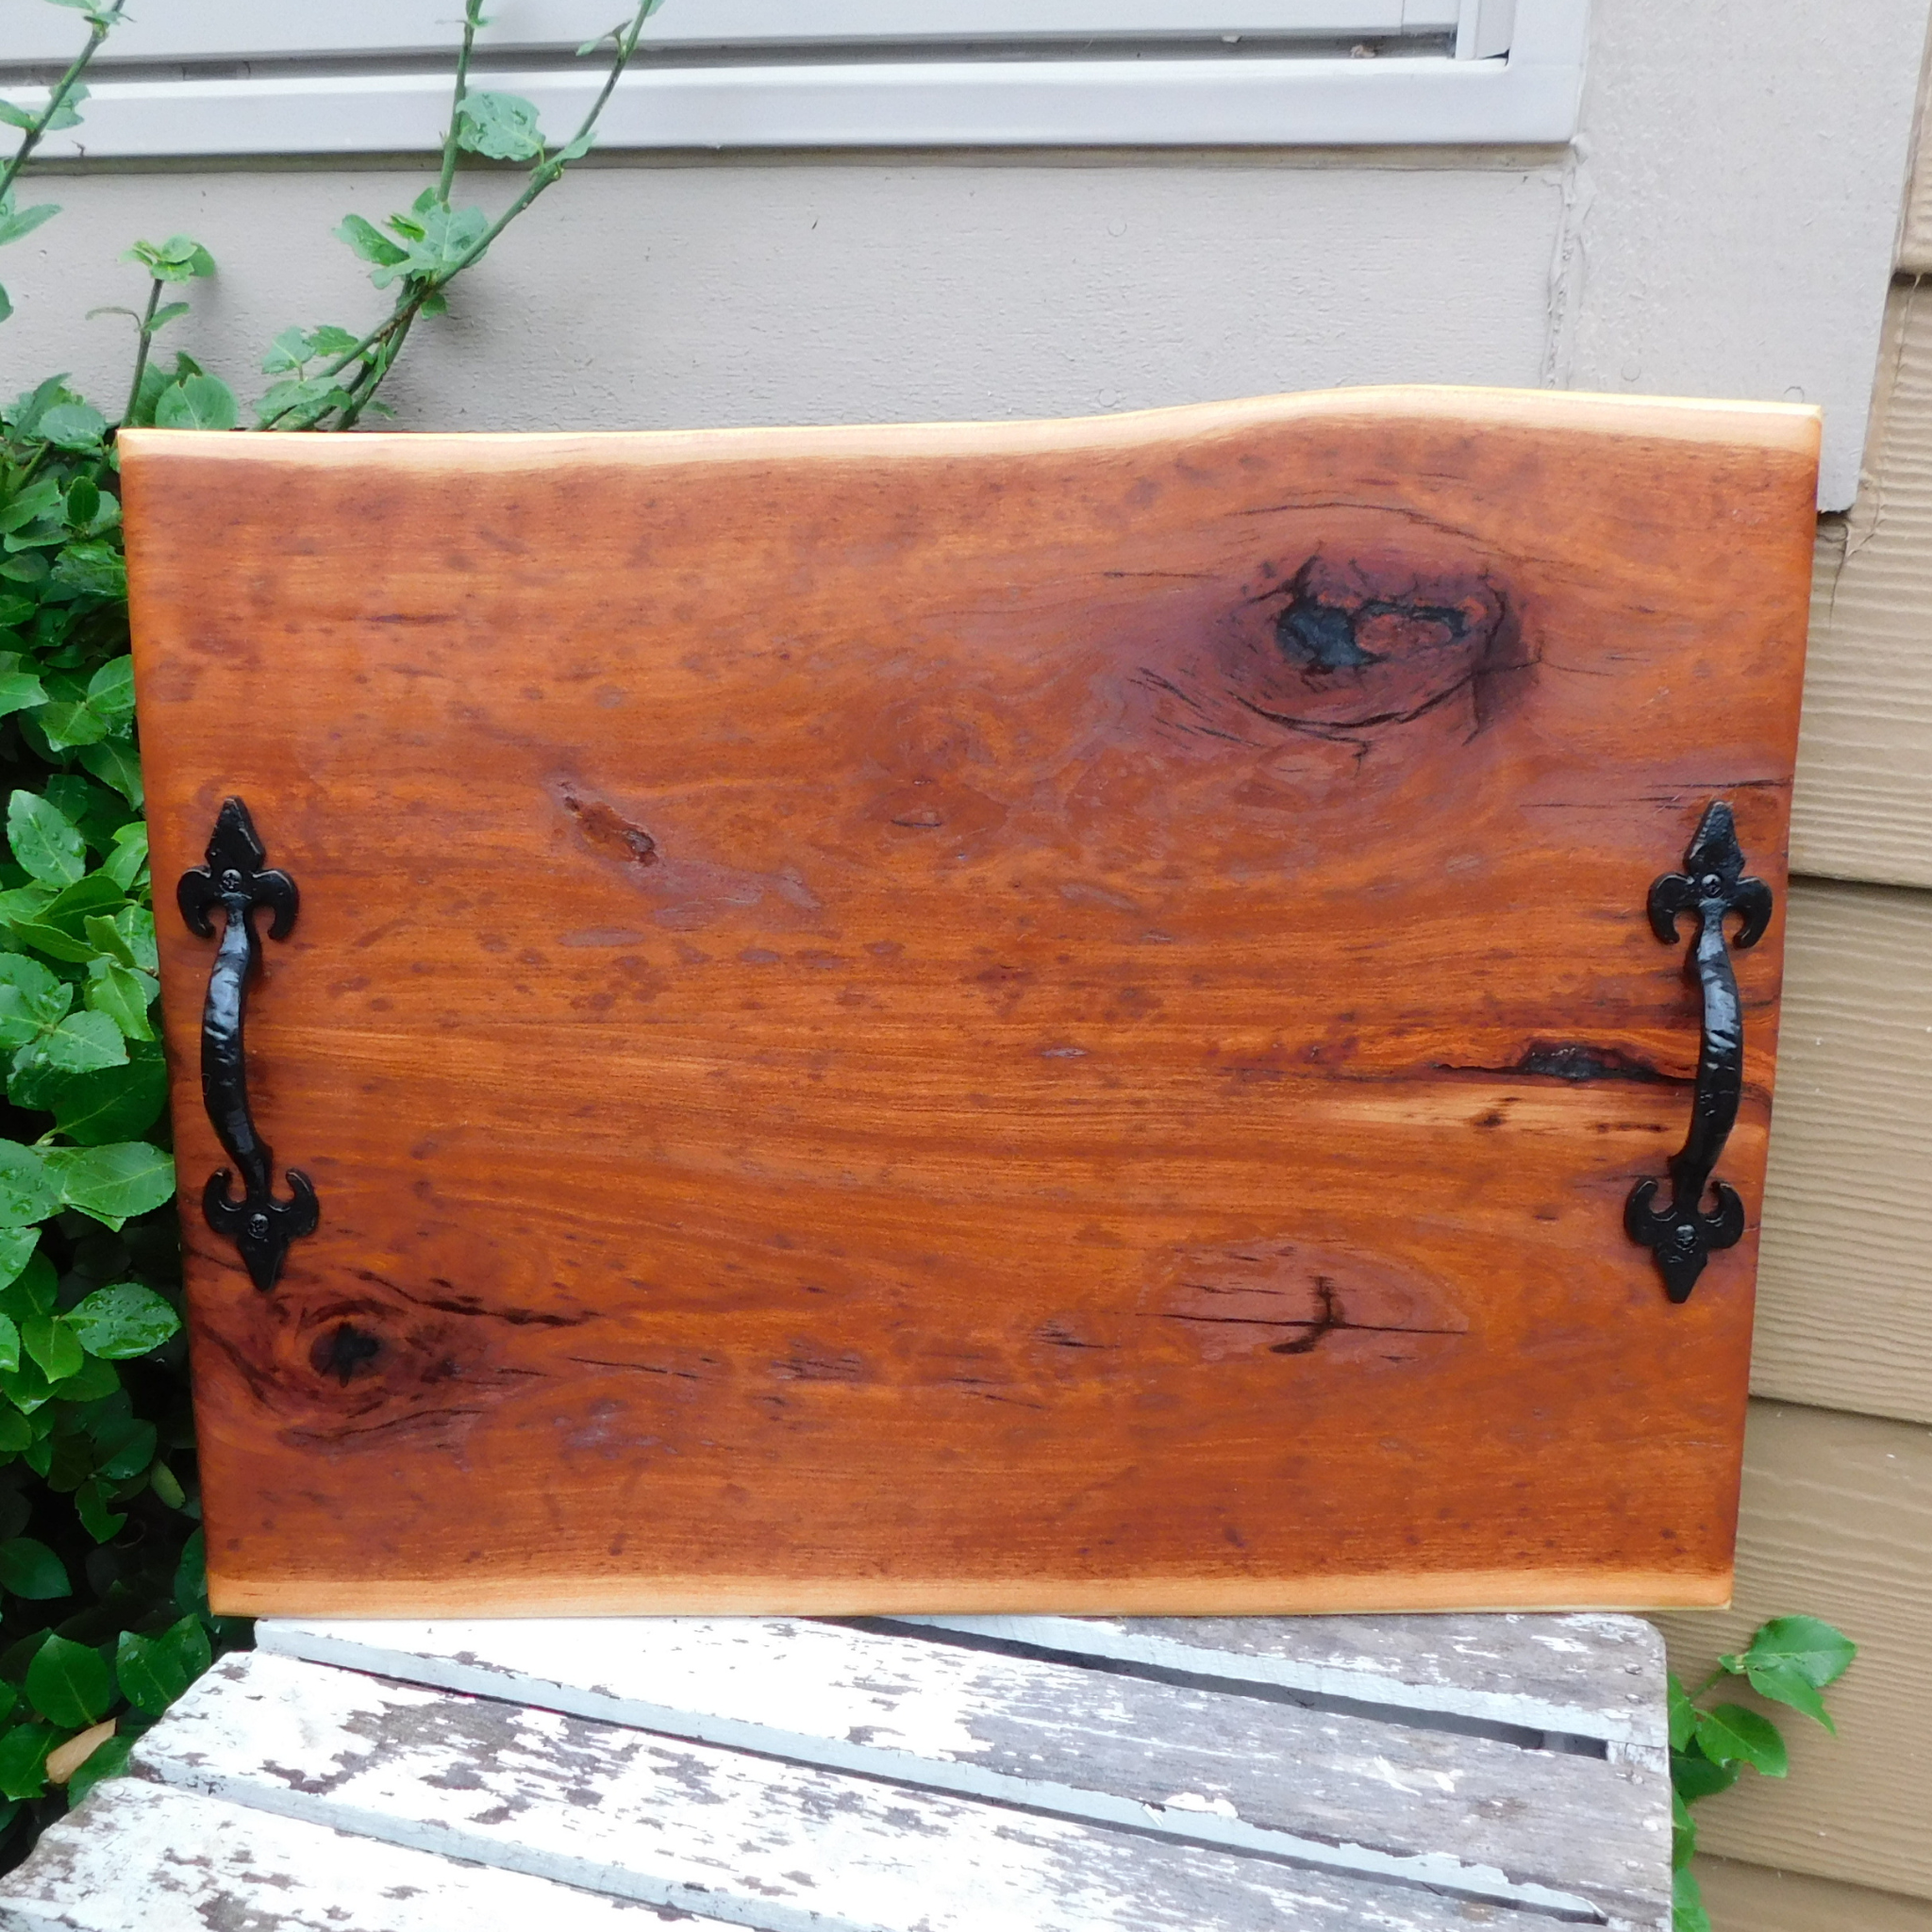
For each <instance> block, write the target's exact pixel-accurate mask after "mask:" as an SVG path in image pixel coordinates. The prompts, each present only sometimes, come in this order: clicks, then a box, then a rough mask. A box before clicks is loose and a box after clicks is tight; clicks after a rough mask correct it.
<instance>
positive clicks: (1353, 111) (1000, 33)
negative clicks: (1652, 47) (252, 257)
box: [0, 0, 1589, 159]
mask: <svg viewBox="0 0 1932 1932" xmlns="http://www.w3.org/2000/svg"><path fill="white" fill-rule="evenodd" d="M21 4H22V0H14V5H15V6H16V7H18V6H20V5H21ZM1588 5H1589V0H1219V4H1217V0H667V4H666V5H665V7H664V8H663V10H662V11H661V12H660V13H659V14H658V15H657V16H656V17H655V19H654V20H653V21H652V23H651V25H650V27H649V29H648V30H647V44H648V45H649V47H650V48H651V50H652V52H653V53H654V54H655V55H656V56H657V58H644V59H641V61H640V62H639V64H637V65H636V66H634V67H633V68H632V70H631V71H630V72H629V73H628V74H626V75H625V77H624V79H623V80H622V82H621V83H620V84H619V86H618V88H617V91H616V92H615V93H614V94H613V95H612V97H611V100H610V103H609V105H608V108H607V109H606V111H605V115H604V119H603V122H602V124H601V132H600V136H599V142H598V144H599V145H600V146H601V147H604V148H607V149H626V148H628V149H652V148H686V149H689V148H822V147H891V148H922V147H926V148H930V147H969V148H970V147H1083V146H1103V147H1107V146H1157V147H1159V146H1172V147H1214V146H1253V147H1307V146H1319V147H1327V146H1357V145H1375V146H1408V145H1419V144H1424V145H1425V144H1441V143H1454V144H1459V145H1468V144H1491V143H1495V144H1505V145H1524V144H1543V143H1554V142H1567V141H1568V140H1569V139H1570V138H1571V137H1572V136H1573V135H1574V133H1575V131H1576V115H1577V107H1578V102H1579V99H1580V95H1581V91H1582V79H1583V63H1584V53H1585V46H1586V42H1587V36H1588ZM459 6H460V0H326V4H322V5H317V4H314V0H300V4H298V0H146V4H145V5H143V6H142V8H141V9H140V14H139V17H138V19H137V20H136V21H134V22H132V23H130V24H129V25H127V26H126V27H124V28H121V29H119V30H117V32H116V34H115V35H114V37H113V38H112V39H111V40H110V41H109V42H108V48H107V49H106V50H105V51H104V54H103V56H102V58H100V59H99V60H97V61H96V63H95V66H94V69H93V71H92V74H91V75H90V80H91V82H92V98H91V99H90V101H89V102H88V103H87V104H86V107H85V108H84V110H83V114H84V118H83V120H82V123H81V125H79V126H77V127H75V128H72V129H69V130H66V131H65V132H63V133H60V134H57V135H54V136H50V137H49V138H48V140H47V141H46V142H44V143H43V145H42V154H43V155H44V156H45V157H46V158H50V159H51V158H60V157H74V158H122V157H126V158H135V157H179V158H190V157H194V156H204V155H205V156H217V155H225V156H242V155H261V156H268V155H294V154H303V155H314V154H342V155H351V154H363V155H367V154H388V153H407V152H418V151H423V150H427V149H430V148H433V147H435V146H437V145H438V144H439V143H440V142H441V129H442V125H443V121H444V118H445V115H446V112H447V108H448V89H449V78H448V59H447V57H448V55H449V52H450V50H451V48H452V46H453V44H454V40H455V33H456V26H455V22H456V19H457V18H459ZM615 10H621V0H620V6H619V7H618V8H613V4H612V0H497V4H496V5H495V6H493V7H492V8H491V12H492V14H493V16H494V21H493V24H492V26H491V29H490V30H489V32H488V33H486V35H485V36H483V37H482V39H481V40H480V41H479V43H478V44H479V50H480V52H481V54H482V57H483V58H482V59H481V60H480V61H479V68H478V72H477V74H476V76H475V85H477V86H480V87H487V88H492V89H497V90H500V91H503V92H512V93H519V94H524V95H526V96H527V97H528V98H529V99H531V100H532V101H534V102H535V103H536V104H537V106H538V108H539V109H540V111H541V115H542V119H543V125H544V127H545V128H546V129H547V130H549V132H550V134H551V136H552V138H553V139H557V140H560V139H562V138H563V133H564V131H567V130H568V129H570V128H571V127H573V126H574V125H575V123H576V121H577V120H578V119H580V118H581V115H582V113H583V111H584V108H586V107H587V106H588V104H589V102H590V100H591V97H592V95H593V93H594V92H595V90H596V88H597V86H598V85H599V84H600V80H601V76H600V75H599V74H598V73H597V72H596V61H595V59H594V57H593V58H591V59H586V60H573V59H568V58H564V57H565V56H567V54H568V52H569V50H570V49H571V48H572V47H574V46H575V43H576V42H579V41H581V40H582V39H584V38H587V37H588V35H589V34H591V33H594V32H596V31H598V30H600V29H602V28H606V27H608V25H610V21H611V16H612V13H613V11H615ZM1204 16H1206V19H1205V21H1204ZM75 21H76V16H75V15H74V14H73V13H71V12H70V11H68V10H67V9H65V8H51V7H49V8H34V9H33V17H32V18H31V19H30V20H24V19H18V18H16V19H14V20H12V21H10V22H9V23H8V29H7V32H6V37H5V43H4V44H0V62H4V63H5V65H6V66H8V67H9V68H11V69H13V70H14V71H15V72H16V73H18V72H20V71H21V70H23V69H27V68H30V67H31V68H38V69H40V70H42V72H44V70H45V69H46V68H47V67H48V66H51V65H53V64H55V63H57V62H60V61H62V59H63V57H64V56H65V55H66V54H67V53H68V51H69V50H70V48H71V45H72V42H73V40H74V33H73V28H74V26H75ZM1204 29H1205V30H1204ZM1357 35H1359V36H1361V37H1362V42H1361V49H1357V48H1353V47H1351V46H1350V44H1349V42H1350V41H1351V40H1352V39H1353V37H1354V36H1357ZM887 36H889V39H887V38H885V37H887ZM1254 36H1262V37H1265V44H1266V47H1267V51H1265V52H1249V51H1244V48H1243V42H1244V41H1245V40H1247V39H1249V38H1252V37H1254ZM969 37H970V43H969ZM1418 37H1426V38H1421V39H1419V38H1418ZM1297 39H1299V40H1301V41H1302V42H1304V43H1305V44H1304V45H1302V46H1297V44H1296V41H1297ZM882 40H883V41H884V44H881V42H882ZM1405 42H1407V43H1408V44H1410V45H1418V46H1431V47H1433V48H1434V49H1435V51H1428V52H1407V51H1404V44H1405ZM1369 47H1379V48H1380V49H1381V51H1380V52H1379V54H1378V55H1377V56H1376V57H1375V58H1363V57H1362V49H1366V48H1369ZM540 59H541V62H542V63H543V64H541V65H540V64H535V63H536V62H537V61H538V60H540ZM0 92H6V93H7V95H8V97H9V98H11V99H14V100H16V101H19V102H21V103H22V104H23V105H27V104H30V103H31V102H32V101H33V100H34V99H35V98H36V96H37V93H39V92H40V91H39V90H37V89H36V88H34V87H31V86H20V85H16V86H11V87H0ZM41 97H43V95H42V96H41Z"/></svg>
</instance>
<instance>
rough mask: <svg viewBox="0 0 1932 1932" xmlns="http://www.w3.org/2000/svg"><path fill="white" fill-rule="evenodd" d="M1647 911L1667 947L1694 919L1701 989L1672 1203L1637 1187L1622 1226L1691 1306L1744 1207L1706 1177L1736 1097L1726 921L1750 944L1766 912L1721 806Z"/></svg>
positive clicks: (1650, 1185) (1739, 1022) (1739, 1052)
mask: <svg viewBox="0 0 1932 1932" xmlns="http://www.w3.org/2000/svg"><path fill="white" fill-rule="evenodd" d="M1649 912H1650V927H1651V930H1652V931H1653V932H1654V933H1656V935H1657V938H1658V939H1659V940H1660V941H1663V942H1664V944H1666V945H1671V944H1674V942H1675V941H1676V938H1677V921H1678V919H1679V918H1680V916H1681V915H1682V914H1684V913H1686V912H1690V913H1693V914H1695V915H1696V918H1697V934H1696V937H1695V939H1694V940H1693V941H1692V942H1691V952H1690V956H1689V958H1687V959H1686V961H1685V972H1686V974H1688V975H1689V976H1690V977H1691V979H1693V980H1694V981H1695V982H1696V983H1697V984H1698V986H1699V987H1700V988H1701V989H1702V991H1703V994H1704V1036H1703V1045H1702V1049H1701V1050H1700V1052H1699V1054H1698V1057H1697V1085H1696V1089H1695V1091H1694V1092H1693V1094H1692V1097H1691V1130H1690V1132H1689V1133H1688V1134H1687V1135H1686V1136H1685V1139H1684V1145H1683V1146H1682V1148H1681V1149H1679V1151H1678V1152H1677V1153H1675V1154H1674V1155H1673V1156H1672V1157H1671V1159H1670V1162H1669V1166H1670V1171H1671V1197H1670V1200H1669V1201H1668V1202H1667V1203H1666V1204H1665V1205H1664V1206H1663V1207H1662V1208H1658V1207H1657V1191H1658V1189H1659V1187H1660V1186H1661V1185H1662V1184H1661V1183H1660V1182H1658V1181H1655V1180H1642V1181H1639V1182H1638V1183H1637V1185H1636V1186H1635V1187H1634V1188H1633V1189H1632V1190H1631V1191H1630V1198H1629V1200H1628V1201H1627V1202H1626V1203H1625V1204H1624V1228H1625V1229H1626V1231H1627V1232H1628V1234H1629V1236H1630V1239H1631V1240H1632V1241H1638V1242H1641V1244H1642V1245H1643V1246H1644V1247H1646V1248H1648V1249H1649V1250H1650V1251H1651V1253H1652V1254H1653V1255H1654V1256H1655V1257H1656V1259H1657V1273H1658V1274H1661V1275H1662V1276H1663V1281H1664V1292H1665V1293H1666V1294H1668V1295H1669V1296H1670V1298H1671V1300H1672V1301H1674V1302H1682V1301H1687V1300H1689V1299H1690V1295H1691V1290H1692V1289H1693V1288H1695V1287H1696V1285H1697V1277H1698V1276H1699V1275H1700V1274H1703V1273H1704V1264H1705V1263H1706V1262H1707V1260H1708V1259H1709V1258H1710V1257H1711V1256H1712V1255H1713V1254H1714V1253H1716V1252H1717V1250H1719V1249H1720V1248H1729V1247H1735V1246H1736V1245H1737V1244H1738V1242H1739V1241H1741V1240H1742V1239H1743V1234H1744V1204H1743V1202H1742V1201H1740V1199H1739V1198H1738V1193H1737V1190H1736V1189H1735V1188H1732V1187H1730V1186H1728V1185H1727V1184H1726V1183H1724V1181H1720V1180H1713V1179H1712V1177H1711V1176H1712V1171H1713V1170H1714V1169H1715V1168H1716V1166H1717V1163H1718V1161H1719V1159H1720V1158H1722V1157H1723V1154H1724V1142H1725V1141H1727V1140H1728V1139H1729V1138H1730V1132H1731V1128H1732V1126H1733V1125H1734V1124H1735V1123H1736V1121H1737V1118H1738V1102H1739V1100H1740V1097H1741V1095H1742V1093H1743V1091H1744V1018H1743V1012H1742V1009H1741V1008H1740V1004H1739V1000H1738V981H1737V976H1736V975H1735V974H1733V973H1732V971H1731V960H1730V955H1729V953H1728V951H1727V950H1726V949H1725V945H1724V920H1725V918H1726V917H1727V916H1728V915H1730V914H1731V913H1737V914H1738V915H1739V916H1740V919H1741V920H1742V922H1743V923H1742V924H1740V927H1739V928H1738V937H1737V943H1738V944H1739V945H1740V946H1755V945H1756V944H1757V941H1759V940H1760V939H1762V938H1763V937H1764V930H1765V927H1766V926H1768V925H1769V924H1771V913H1772V896H1771V888H1770V887H1769V886H1767V885H1766V884H1765V883H1764V881H1763V880H1762V879H1754V878H1746V877H1745V876H1744V853H1743V848H1742V847H1741V846H1740V845H1739V843H1738V827H1737V823H1736V821H1735V819H1734V818H1733V817H1732V813H1731V808H1730V807H1729V806H1728V805H1726V804H1725V803H1724V800H1723V799H1715V800H1713V801H1712V802H1711V803H1710V804H1709V805H1708V806H1707V807H1706V808H1705V812H1704V817H1703V819H1702V820H1701V821H1700V822H1699V824H1698V826H1697V831H1696V834H1695V836H1694V837H1693V838H1692V839H1691V844H1690V848H1689V849H1688V850H1687V851H1686V852H1685V854H1684V870H1683V871H1682V872H1680V873H1678V872H1673V873H1666V874H1664V875H1663V876H1662V877H1661V878H1659V879H1657V881H1656V882H1655V883H1654V884H1653V885H1652V886H1651V889H1650V902H1649ZM1706 1191H1709V1192H1710V1193H1711V1194H1712V1195H1713V1196H1714V1198H1715V1202H1716V1205H1715V1206H1714V1207H1712V1208H1708V1209H1707V1208H1705V1206H1704V1197H1705V1193H1706Z"/></svg>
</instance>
